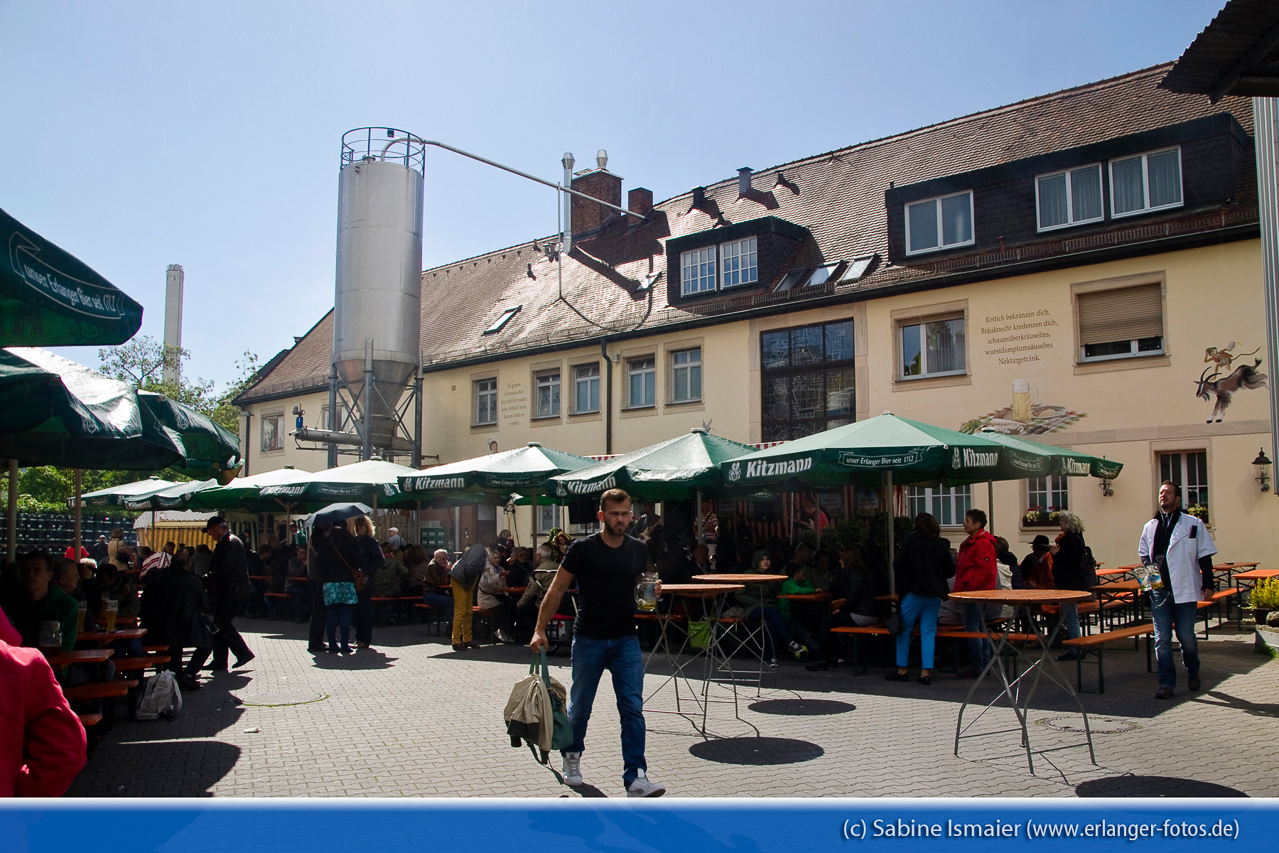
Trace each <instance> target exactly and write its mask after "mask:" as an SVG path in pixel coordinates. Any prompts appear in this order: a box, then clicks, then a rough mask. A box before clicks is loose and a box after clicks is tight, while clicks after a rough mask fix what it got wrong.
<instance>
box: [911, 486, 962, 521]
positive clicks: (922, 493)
mask: <svg viewBox="0 0 1279 853" xmlns="http://www.w3.org/2000/svg"><path fill="white" fill-rule="evenodd" d="M906 505H907V506H908V507H910V515H911V517H912V518H913V517H915V516H916V515H918V514H919V513H921V512H926V513H928V514H929V515H931V516H933V518H935V519H937V524H938V525H939V526H941V527H962V526H963V524H964V515H965V514H966V513H967V512H968V510H970V509H972V508H973V492H972V487H971V486H942V485H933V486H910V487H908V488H907V491H906ZM947 514H949V516H950V517H949V519H948V520H947V518H946V516H947Z"/></svg>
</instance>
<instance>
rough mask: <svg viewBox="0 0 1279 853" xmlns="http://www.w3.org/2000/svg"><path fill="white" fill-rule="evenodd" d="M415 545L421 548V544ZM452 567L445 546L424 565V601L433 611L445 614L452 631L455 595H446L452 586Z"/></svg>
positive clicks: (445, 619)
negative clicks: (450, 574)
mask: <svg viewBox="0 0 1279 853" xmlns="http://www.w3.org/2000/svg"><path fill="white" fill-rule="evenodd" d="M415 547H418V548H421V546H420V545H418V546H415ZM452 568H453V564H452V563H451V562H449V552H448V551H445V550H444V549H443V548H440V549H439V550H438V551H436V552H435V553H434V554H433V555H432V556H431V559H430V561H429V562H427V563H425V564H423V566H422V603H423V604H425V605H426V606H427V607H429V608H431V612H432V613H435V614H437V615H438V614H441V613H442V614H444V622H445V624H447V625H448V626H449V630H450V631H451V630H452V629H453V596H451V595H445V594H444V590H446V589H450V588H451V586H452V584H451V583H450V578H449V572H450V571H451V570H452ZM436 621H439V620H436Z"/></svg>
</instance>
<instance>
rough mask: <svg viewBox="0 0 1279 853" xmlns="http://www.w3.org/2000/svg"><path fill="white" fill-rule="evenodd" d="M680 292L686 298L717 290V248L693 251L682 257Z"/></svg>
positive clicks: (710, 247) (711, 247)
mask: <svg viewBox="0 0 1279 853" xmlns="http://www.w3.org/2000/svg"><path fill="white" fill-rule="evenodd" d="M681 257H682V263H681V265H680V266H681V271H680V278H679V282H680V292H681V293H683V295H685V296H689V295H691V294H694V293H706V292H708V291H712V290H714V289H715V247H714V246H707V247H706V248H705V249H693V250H692V251H690V252H685V253H684V254H683V255H682V256H681Z"/></svg>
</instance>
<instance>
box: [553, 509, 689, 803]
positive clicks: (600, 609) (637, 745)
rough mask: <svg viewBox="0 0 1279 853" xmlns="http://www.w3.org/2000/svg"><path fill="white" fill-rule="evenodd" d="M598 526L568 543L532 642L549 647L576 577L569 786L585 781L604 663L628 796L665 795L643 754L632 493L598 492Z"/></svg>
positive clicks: (640, 555) (641, 561) (640, 558)
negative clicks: (549, 634)
mask: <svg viewBox="0 0 1279 853" xmlns="http://www.w3.org/2000/svg"><path fill="white" fill-rule="evenodd" d="M599 519H600V522H601V528H600V532H599V533H596V534H594V535H592V536H587V537H586V538H585V539H579V540H577V541H576V542H574V543H573V544H572V546H570V547H569V549H568V553H567V554H565V555H564V560H563V562H561V563H560V568H559V571H558V572H557V573H556V575H555V580H554V582H553V583H552V584H551V588H550V589H549V590H547V592H546V596H545V597H544V598H543V599H542V606H541V607H540V608H539V609H538V612H537V627H536V629H535V630H534V632H533V641H532V642H531V643H529V648H530V649H532V650H533V651H534V652H538V651H541V650H543V649H545V648H546V645H547V643H546V625H547V623H548V622H550V620H551V617H552V616H554V615H555V614H556V612H558V608H559V605H560V600H561V599H562V598H563V597H564V593H565V592H566V591H567V590H568V588H569V587H570V586H571V585H572V584H573V582H574V581H576V582H577V590H578V614H577V622H576V624H575V625H574V628H573V685H572V687H571V688H570V690H569V700H568V718H569V722H571V723H572V724H573V744H572V746H570V747H569V748H568V749H565V750H561V754H562V756H563V759H564V765H563V766H564V769H563V776H564V781H565V783H566V784H568V785H572V786H574V787H576V786H578V785H581V784H582V769H581V758H582V750H583V749H584V743H585V740H586V724H587V722H588V721H589V720H590V718H591V706H592V705H593V704H594V702H595V691H596V690H597V689H598V688H599V683H600V678H601V677H603V675H604V670H606V669H607V670H608V671H609V672H610V673H612V675H613V693H614V694H616V696H617V709H618V713H619V714H620V715H621V719H622V762H623V765H624V768H623V771H622V785H623V786H624V787H625V788H626V795H627V796H628V797H660V796H661V795H662V794H664V793H666V788H665V786H663V785H659V784H657V783H656V782H650V781H649V779H648V776H647V771H648V764H647V762H645V760H644V737H645V727H644V658H643V656H642V655H641V654H640V648H639V640H638V639H637V638H636V636H635V584H636V583H637V581H638V579H639V576H640V574H641V573H643V571H644V568H645V566H646V565H647V562H648V549H647V548H646V547H645V545H644V543H643V542H640V541H639V540H638V539H635V538H634V537H631V536H627V535H626V528H627V525H629V524H630V523H631V498H630V496H629V495H627V494H626V492H624V491H622V490H621V489H610V490H609V491H607V492H605V493H604V494H603V495H601V496H600V511H599Z"/></svg>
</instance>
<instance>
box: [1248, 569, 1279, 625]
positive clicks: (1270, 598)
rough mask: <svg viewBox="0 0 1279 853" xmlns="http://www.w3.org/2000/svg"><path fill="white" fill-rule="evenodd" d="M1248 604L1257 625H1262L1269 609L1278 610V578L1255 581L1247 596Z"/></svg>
mask: <svg viewBox="0 0 1279 853" xmlns="http://www.w3.org/2000/svg"><path fill="white" fill-rule="evenodd" d="M1248 606H1249V607H1250V608H1252V619H1253V621H1254V622H1256V623H1257V627H1258V628H1261V627H1264V626H1265V624H1266V616H1267V615H1268V614H1269V613H1270V611H1272V610H1279V578H1267V579H1265V580H1259V581H1257V585H1256V586H1254V587H1253V588H1252V593H1251V594H1250V595H1249V596H1248Z"/></svg>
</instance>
